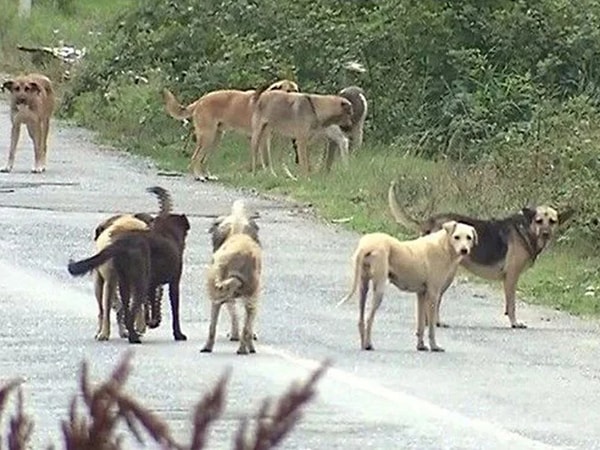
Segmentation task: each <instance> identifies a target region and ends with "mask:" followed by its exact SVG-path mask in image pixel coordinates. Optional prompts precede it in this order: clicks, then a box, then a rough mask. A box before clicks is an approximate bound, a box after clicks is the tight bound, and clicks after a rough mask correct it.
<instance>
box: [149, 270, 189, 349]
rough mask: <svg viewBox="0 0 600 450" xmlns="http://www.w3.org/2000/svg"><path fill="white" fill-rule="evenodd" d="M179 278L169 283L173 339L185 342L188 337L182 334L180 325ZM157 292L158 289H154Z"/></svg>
mask: <svg viewBox="0 0 600 450" xmlns="http://www.w3.org/2000/svg"><path fill="white" fill-rule="evenodd" d="M179 281H180V280H179V278H177V279H176V280H174V281H172V282H171V283H169V301H170V302H171V315H172V328H173V338H174V339H175V340H176V341H185V340H187V336H186V335H185V334H183V333H182V332H181V325H180V323H179ZM154 289H155V290H156V287H154Z"/></svg>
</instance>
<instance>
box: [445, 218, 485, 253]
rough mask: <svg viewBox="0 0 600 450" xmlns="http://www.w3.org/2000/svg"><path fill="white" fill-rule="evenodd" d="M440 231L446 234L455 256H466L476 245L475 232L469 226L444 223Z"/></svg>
mask: <svg viewBox="0 0 600 450" xmlns="http://www.w3.org/2000/svg"><path fill="white" fill-rule="evenodd" d="M442 229H443V230H445V231H446V233H448V239H449V243H450V246H451V247H452V248H453V249H454V251H455V252H456V254H457V255H461V256H467V255H469V254H470V253H471V250H473V247H475V246H476V245H477V239H478V238H477V231H475V228H473V227H472V226H471V225H467V224H466V223H462V222H457V221H455V220H451V221H448V222H444V224H443V225H442Z"/></svg>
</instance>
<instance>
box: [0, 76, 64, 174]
mask: <svg viewBox="0 0 600 450" xmlns="http://www.w3.org/2000/svg"><path fill="white" fill-rule="evenodd" d="M2 90H8V91H9V92H10V120H11V122H12V128H11V132H10V149H9V152H8V162H7V164H6V166H5V167H4V168H3V169H1V170H0V171H1V172H10V171H11V170H12V169H13V166H14V163H15V155H16V153H17V144H18V143H19V136H20V134H21V125H22V124H25V126H26V127H27V132H28V133H29V136H30V137H31V140H32V141H33V152H34V165H33V168H32V169H31V171H32V172H33V173H42V172H45V171H46V157H47V153H48V132H49V130H50V118H51V116H52V113H53V112H54V107H55V98H54V89H53V87H52V81H50V79H49V78H48V77H47V76H45V75H41V74H39V73H30V74H27V75H20V76H18V77H15V78H13V79H11V80H7V81H5V82H4V83H3V84H2Z"/></svg>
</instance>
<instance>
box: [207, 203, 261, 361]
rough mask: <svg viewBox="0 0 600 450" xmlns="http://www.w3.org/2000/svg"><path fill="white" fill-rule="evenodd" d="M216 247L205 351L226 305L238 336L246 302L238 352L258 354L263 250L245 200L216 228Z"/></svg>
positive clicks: (210, 275)
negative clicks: (239, 309)
mask: <svg viewBox="0 0 600 450" xmlns="http://www.w3.org/2000/svg"><path fill="white" fill-rule="evenodd" d="M224 233H225V234H224ZM213 245H215V246H216V247H217V249H216V251H215V252H214V253H213V258H212V262H211V264H210V266H209V267H208V270H207V273H206V287H207V290H208V295H209V297H210V300H211V312H210V326H209V330H208V339H207V341H206V344H205V345H204V348H203V349H202V352H212V350H213V347H214V345H215V336H216V330H217V322H218V319H219V311H220V310H221V306H222V305H223V304H224V303H225V304H227V305H228V306H229V312H230V314H231V319H232V336H233V334H234V333H237V317H236V311H235V301H236V300H237V299H242V300H243V303H244V309H245V312H246V315H245V320H244V326H243V329H242V335H241V336H240V345H239V348H238V350H237V353H238V354H247V353H248V352H250V353H255V352H256V350H255V348H254V342H253V341H254V319H255V317H256V312H257V309H258V295H259V291H260V277H261V271H262V250H261V247H260V242H259V240H258V227H256V224H253V222H252V220H251V219H249V217H248V214H247V213H246V210H245V206H244V202H243V201H242V200H236V201H235V202H234V203H233V206H232V208H231V214H230V215H229V216H228V217H226V218H225V219H224V220H223V221H222V222H221V223H220V226H219V227H218V228H217V229H215V233H214V234H213ZM234 320H235V322H236V325H234V323H233V321H234Z"/></svg>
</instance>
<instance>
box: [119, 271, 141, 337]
mask: <svg viewBox="0 0 600 450" xmlns="http://www.w3.org/2000/svg"><path fill="white" fill-rule="evenodd" d="M128 281H129V280H124V279H119V283H118V284H119V296H120V297H121V308H122V309H123V315H124V316H125V327H127V338H128V339H129V343H130V344H141V343H142V341H141V340H140V337H139V336H138V335H137V333H136V332H135V329H134V326H133V315H132V311H131V308H130V307H129V303H130V298H131V289H130V286H129V282H128Z"/></svg>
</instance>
